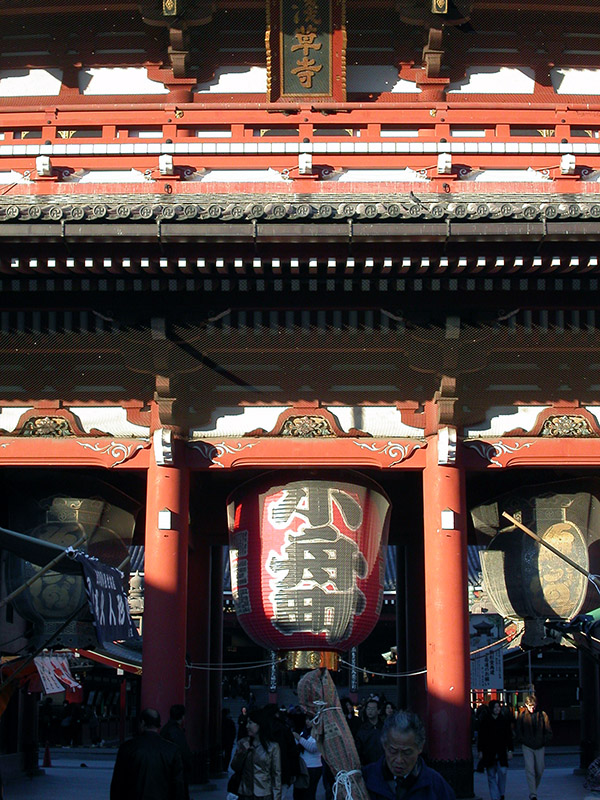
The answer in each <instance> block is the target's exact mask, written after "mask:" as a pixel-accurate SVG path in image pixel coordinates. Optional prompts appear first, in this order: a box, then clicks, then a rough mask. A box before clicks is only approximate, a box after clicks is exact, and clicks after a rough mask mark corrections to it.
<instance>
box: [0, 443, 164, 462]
mask: <svg viewBox="0 0 600 800" xmlns="http://www.w3.org/2000/svg"><path fill="white" fill-rule="evenodd" d="M150 447H151V446H150V443H149V442H148V441H146V440H143V439H123V438H119V439H112V438H111V437H109V436H106V437H103V438H85V439H77V438H73V439H72V438H64V439H55V438H52V437H50V438H44V437H21V438H17V437H8V436H7V437H5V438H4V437H2V438H0V465H1V466H4V467H9V466H24V467H25V466H44V465H46V464H52V465H54V466H60V467H100V468H103V469H116V468H119V469H146V468H147V467H148V464H149V461H150Z"/></svg>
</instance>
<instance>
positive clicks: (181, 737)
mask: <svg viewBox="0 0 600 800" xmlns="http://www.w3.org/2000/svg"><path fill="white" fill-rule="evenodd" d="M184 726H185V706H182V705H181V704H179V703H178V704H176V705H174V706H171V710H170V711H169V721H168V722H167V723H166V724H165V725H164V727H163V729H162V730H161V732H160V735H161V736H162V737H163V739H166V740H167V741H168V742H173V744H174V745H175V746H176V747H177V749H178V750H179V752H180V753H181V760H182V761H183V777H184V778H185V794H186V797H189V796H190V790H189V786H190V781H191V779H192V768H193V757H192V751H191V750H190V747H189V745H188V743H187V739H186V738H185V728H184Z"/></svg>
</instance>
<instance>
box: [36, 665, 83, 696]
mask: <svg viewBox="0 0 600 800" xmlns="http://www.w3.org/2000/svg"><path fill="white" fill-rule="evenodd" d="M33 661H34V663H35V666H36V667H37V671H38V672H39V674H40V679H41V681H42V686H43V687H44V693H45V694H58V692H64V690H65V688H67V689H80V688H81V684H80V683H77V681H76V680H75V678H74V677H73V676H72V675H71V670H70V669H69V662H68V660H67V657H66V656H36V658H34V659H33Z"/></svg>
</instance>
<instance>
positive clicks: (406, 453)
mask: <svg viewBox="0 0 600 800" xmlns="http://www.w3.org/2000/svg"><path fill="white" fill-rule="evenodd" d="M354 444H355V445H357V446H358V447H360V448H362V449H363V450H370V451H371V452H372V453H381V454H382V455H385V456H388V458H389V459H390V463H389V464H388V465H387V466H388V467H393V466H395V465H396V464H400V463H401V462H402V461H406V459H407V458H409V457H410V456H411V455H412V454H413V453H414V452H415V450H418V449H419V448H420V447H423V446H424V445H423V444H421V443H419V442H411V443H410V444H406V445H404V444H400V443H399V442H387V443H386V444H380V443H378V442H360V441H356V439H355V440H354Z"/></svg>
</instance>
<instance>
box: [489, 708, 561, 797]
mask: <svg viewBox="0 0 600 800" xmlns="http://www.w3.org/2000/svg"><path fill="white" fill-rule="evenodd" d="M473 728H474V731H473V732H474V738H475V741H476V743H477V756H478V764H477V769H478V770H479V771H481V772H484V771H485V773H486V775H487V781H488V788H489V792H490V800H504V793H505V790H506V776H507V771H508V765H509V762H510V761H511V759H512V757H513V746H514V743H515V742H518V743H519V744H520V745H521V749H522V752H523V763H524V766H525V776H526V778H527V786H528V790H529V798H530V800H537V792H538V787H539V785H540V781H541V779H542V775H543V773H544V757H545V747H546V745H547V744H549V743H550V741H551V740H552V728H551V727H550V720H549V719H548V715H547V714H546V712H545V711H542V710H541V709H539V708H538V707H537V701H536V698H535V696H534V695H527V697H525V700H524V703H523V708H522V710H521V712H520V713H519V714H518V716H517V717H516V718H515V717H514V716H513V714H512V712H511V710H510V709H509V708H508V707H506V706H503V704H502V703H501V702H500V701H499V700H496V699H494V700H491V701H490V702H489V703H488V704H487V705H486V704H483V705H481V706H479V708H478V709H476V710H474V725H473Z"/></svg>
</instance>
